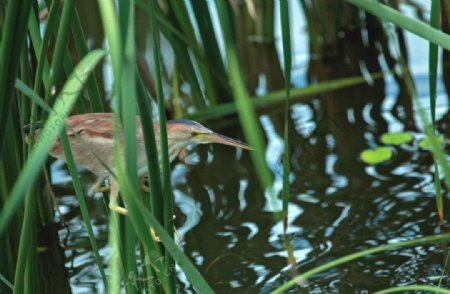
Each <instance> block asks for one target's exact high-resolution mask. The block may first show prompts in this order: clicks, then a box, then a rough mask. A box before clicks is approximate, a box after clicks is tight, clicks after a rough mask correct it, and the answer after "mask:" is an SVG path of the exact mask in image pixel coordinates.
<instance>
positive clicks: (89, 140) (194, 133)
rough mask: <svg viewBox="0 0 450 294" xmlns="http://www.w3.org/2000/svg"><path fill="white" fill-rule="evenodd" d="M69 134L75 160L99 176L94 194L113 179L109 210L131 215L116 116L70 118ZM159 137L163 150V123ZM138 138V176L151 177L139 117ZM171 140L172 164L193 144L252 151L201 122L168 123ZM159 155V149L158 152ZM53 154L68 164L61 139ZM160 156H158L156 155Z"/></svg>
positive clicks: (28, 131)
mask: <svg viewBox="0 0 450 294" xmlns="http://www.w3.org/2000/svg"><path fill="white" fill-rule="evenodd" d="M39 126H40V124H39V123H37V124H36V125H35V129H36V130H35V142H36V141H37V140H39ZM66 126H67V127H66V133H67V136H68V138H69V141H70V147H71V149H72V154H73V158H74V161H75V163H76V164H77V165H79V166H82V167H84V168H86V169H88V170H89V171H91V172H92V173H94V174H95V175H96V176H97V180H96V181H95V183H94V184H93V186H92V190H93V191H94V192H104V191H107V190H108V189H109V187H107V188H106V189H105V187H101V185H102V183H103V182H104V181H105V180H106V179H107V178H108V177H109V178H110V183H111V187H110V189H111V192H110V199H109V207H110V209H111V210H114V211H116V212H118V213H121V214H124V215H126V214H127V210H126V209H125V208H123V207H120V206H119V205H118V204H117V197H118V195H119V186H118V183H117V181H116V180H115V179H114V177H113V176H112V175H111V171H112V172H114V170H115V163H114V161H115V159H114V128H115V118H114V114H113V113H88V114H80V115H73V116H70V117H68V118H67V119H66ZM153 127H154V130H155V137H156V141H157V145H158V148H159V124H158V122H154V123H153ZM30 129H31V128H30V125H27V126H25V127H24V128H23V130H24V132H25V134H26V138H25V139H26V141H27V142H28V141H29V135H30V134H29V133H30ZM136 139H137V166H138V175H139V176H140V177H143V176H145V175H147V173H148V171H147V159H146V154H145V146H144V136H143V130H142V126H141V122H140V119H139V117H136ZM167 139H168V146H169V160H170V162H172V161H173V160H174V159H175V158H176V157H177V155H178V154H179V153H180V151H181V150H183V149H184V148H185V147H186V146H187V145H189V144H208V143H219V144H225V145H230V146H233V147H237V148H243V149H248V150H251V148H250V147H249V146H248V145H247V144H244V143H241V142H239V141H236V140H233V139H231V138H228V137H225V136H222V135H220V134H217V133H214V132H213V131H211V130H209V129H207V128H205V127H204V126H202V125H201V124H199V123H198V122H195V121H192V120H187V119H176V120H169V121H167ZM158 153H159V149H158ZM50 155H52V156H53V157H56V158H58V159H61V160H63V161H65V160H66V159H65V156H64V150H63V146H62V144H61V142H60V139H59V138H58V139H57V140H56V142H55V144H54V145H53V147H52V148H51V149H50ZM154 156H158V155H156V154H155V155H154Z"/></svg>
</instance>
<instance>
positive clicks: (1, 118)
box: [0, 0, 32, 154]
mask: <svg viewBox="0 0 450 294" xmlns="http://www.w3.org/2000/svg"><path fill="white" fill-rule="evenodd" d="M31 3H32V1H31V0H23V1H8V2H7V3H6V12H5V23H4V26H3V30H2V36H1V37H2V38H1V42H0V125H1V126H6V123H7V121H8V117H9V115H10V112H11V105H12V101H13V99H14V81H15V80H16V78H17V73H18V70H19V61H20V54H21V52H22V50H23V48H24V47H25V44H26V42H25V38H26V34H27V30H26V29H27V23H28V22H27V21H26V20H28V18H29V16H30V12H31ZM24 20H25V21H24ZM5 134H6V128H4V127H2V128H0V154H3V148H4V143H5V140H6V136H5Z"/></svg>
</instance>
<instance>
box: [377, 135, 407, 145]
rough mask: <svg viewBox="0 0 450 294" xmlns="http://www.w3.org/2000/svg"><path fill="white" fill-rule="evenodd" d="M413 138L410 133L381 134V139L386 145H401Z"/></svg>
mask: <svg viewBox="0 0 450 294" xmlns="http://www.w3.org/2000/svg"><path fill="white" fill-rule="evenodd" d="M412 139H413V136H412V135H411V134H410V133H404V132H401V133H384V134H383V135H382V136H381V141H382V142H383V143H384V144H387V145H401V144H404V143H409V142H411V141H412Z"/></svg>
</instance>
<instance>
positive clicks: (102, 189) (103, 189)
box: [92, 186, 111, 193]
mask: <svg viewBox="0 0 450 294" xmlns="http://www.w3.org/2000/svg"><path fill="white" fill-rule="evenodd" d="M110 190H111V186H101V187H93V188H92V192H95V193H97V192H100V193H103V192H109V191H110Z"/></svg>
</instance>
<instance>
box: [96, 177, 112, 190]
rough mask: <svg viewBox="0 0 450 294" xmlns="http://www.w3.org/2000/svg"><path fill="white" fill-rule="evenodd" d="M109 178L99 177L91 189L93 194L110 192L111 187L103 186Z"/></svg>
mask: <svg viewBox="0 0 450 294" xmlns="http://www.w3.org/2000/svg"><path fill="white" fill-rule="evenodd" d="M106 177H107V176H101V177H98V178H97V179H96V180H95V182H94V184H93V185H92V187H91V190H92V192H108V191H109V190H110V189H111V186H103V187H102V184H103V182H104V181H105V179H106Z"/></svg>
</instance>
